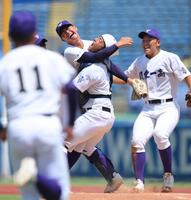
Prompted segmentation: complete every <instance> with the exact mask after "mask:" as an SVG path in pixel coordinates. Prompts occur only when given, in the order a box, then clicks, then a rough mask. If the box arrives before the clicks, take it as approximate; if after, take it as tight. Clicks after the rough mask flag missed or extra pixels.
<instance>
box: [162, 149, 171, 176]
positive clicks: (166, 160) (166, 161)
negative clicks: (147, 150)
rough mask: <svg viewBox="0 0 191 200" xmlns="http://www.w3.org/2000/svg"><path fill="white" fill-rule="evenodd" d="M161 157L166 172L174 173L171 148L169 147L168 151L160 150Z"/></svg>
mask: <svg viewBox="0 0 191 200" xmlns="http://www.w3.org/2000/svg"><path fill="white" fill-rule="evenodd" d="M159 153H160V157H161V160H162V164H163V167H164V172H170V173H172V149H171V146H169V147H168V148H166V149H163V150H159Z"/></svg>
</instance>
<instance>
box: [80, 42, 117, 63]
mask: <svg viewBox="0 0 191 200" xmlns="http://www.w3.org/2000/svg"><path fill="white" fill-rule="evenodd" d="M117 50H118V47H117V46H116V45H115V44H114V45H112V46H110V47H107V48H104V49H101V50H100V51H98V52H84V53H83V55H82V56H81V57H80V58H79V59H78V62H79V63H97V62H102V61H103V60H104V59H106V58H108V57H109V56H111V55H112V54H113V53H114V52H115V51H117Z"/></svg>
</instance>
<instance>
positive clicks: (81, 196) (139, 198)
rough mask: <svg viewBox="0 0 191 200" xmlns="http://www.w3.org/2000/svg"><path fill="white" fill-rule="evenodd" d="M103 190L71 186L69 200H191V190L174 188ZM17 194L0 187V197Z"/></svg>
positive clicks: (92, 187) (14, 191) (95, 187)
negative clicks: (170, 191) (161, 189)
mask: <svg viewBox="0 0 191 200" xmlns="http://www.w3.org/2000/svg"><path fill="white" fill-rule="evenodd" d="M103 190H104V187H103V186H72V193H71V196H70V200H191V188H174V189H173V192H172V193H161V192H160V188H158V187H153V188H151V187H150V188H146V189H145V191H144V192H143V193H136V194H135V193H133V192H132V191H131V188H128V187H126V186H122V187H121V188H120V189H119V190H118V191H117V192H115V193H111V194H104V193H103ZM18 193H19V190H18V189H17V188H16V187H15V186H12V185H2V186H0V195H1V194H18Z"/></svg>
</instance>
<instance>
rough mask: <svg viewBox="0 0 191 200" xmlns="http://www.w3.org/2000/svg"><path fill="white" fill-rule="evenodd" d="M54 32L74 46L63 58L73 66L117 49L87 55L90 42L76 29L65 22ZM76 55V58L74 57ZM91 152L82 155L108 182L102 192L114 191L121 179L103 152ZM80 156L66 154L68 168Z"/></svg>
mask: <svg viewBox="0 0 191 200" xmlns="http://www.w3.org/2000/svg"><path fill="white" fill-rule="evenodd" d="M56 32H57V33H58V35H59V36H60V37H61V39H62V40H63V41H65V42H67V43H68V44H70V45H71V46H74V47H71V46H70V47H69V48H67V49H66V50H65V56H66V57H68V56H67V55H66V54H68V55H70V56H69V57H68V60H69V61H70V63H71V64H74V63H73V61H74V60H75V61H77V62H79V63H80V62H82V63H83V62H100V61H103V60H104V58H107V57H108V56H109V55H111V54H112V53H114V52H115V51H116V50H117V49H118V48H117V47H116V46H115V45H114V46H113V47H112V48H110V50H109V51H108V52H107V51H106V52H103V55H102V54H93V53H88V52H87V50H88V48H89V46H90V45H91V44H92V41H86V40H81V38H80V36H79V34H78V33H77V28H76V27H75V26H74V25H72V24H71V23H70V22H68V21H66V20H64V21H62V22H60V23H58V26H57V28H56ZM110 39H111V40H113V37H110ZM123 42H124V41H122V42H121V43H120V42H119V43H118V44H119V46H120V45H122V43H123ZM126 43H128V44H129V45H131V44H132V40H131V39H128V42H127V39H126ZM102 45H103V43H102ZM102 47H103V46H102ZM92 50H93V49H92ZM72 55H73V56H72ZM76 55H77V56H78V58H77V57H76ZM104 56H105V57H104ZM103 66H104V65H103ZM104 67H105V66H104ZM121 77H122V78H123V79H125V80H126V81H127V77H126V76H125V77H124V75H123V74H122V75H121ZM91 151H92V150H91ZM93 151H94V152H93ZM93 151H92V152H89V153H88V152H83V154H85V155H86V157H87V159H88V160H89V161H90V162H91V163H93V164H94V165H95V166H96V168H97V169H98V170H99V171H100V173H101V174H102V175H103V176H104V177H105V179H106V181H107V182H108V185H107V187H106V189H105V191H104V192H113V191H115V190H116V189H118V187H119V186H120V185H119V184H118V182H119V183H120V184H121V177H120V176H119V174H118V173H116V172H115V170H114V168H113V165H112V163H111V161H110V160H109V159H108V158H107V157H106V155H104V154H103V152H102V151H101V150H100V149H98V148H95V147H94V149H93ZM80 155H81V153H80V152H77V151H72V152H69V153H68V159H69V166H70V167H72V166H73V165H74V164H75V162H76V161H77V160H78V158H79V156H80ZM90 155H91V156H90ZM114 172H115V173H114ZM118 185H119V186H118Z"/></svg>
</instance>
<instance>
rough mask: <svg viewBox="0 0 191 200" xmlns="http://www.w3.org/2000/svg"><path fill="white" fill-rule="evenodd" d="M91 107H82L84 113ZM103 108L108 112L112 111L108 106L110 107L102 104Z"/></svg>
mask: <svg viewBox="0 0 191 200" xmlns="http://www.w3.org/2000/svg"><path fill="white" fill-rule="evenodd" d="M91 109H92V107H89V108H82V113H85V112H86V111H88V110H91ZM101 109H102V110H103V111H106V112H111V109H110V108H108V107H104V106H102V107H101Z"/></svg>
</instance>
